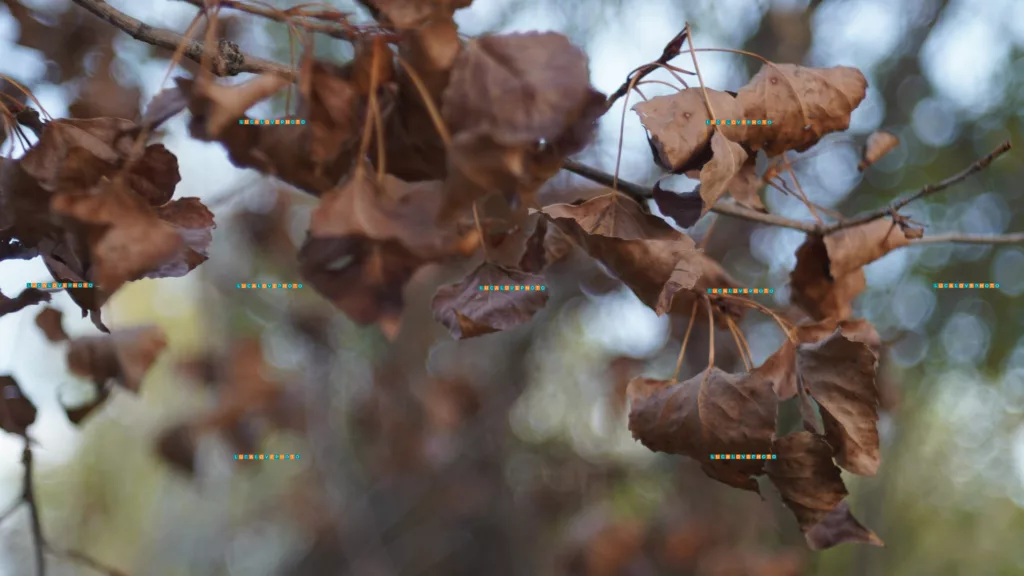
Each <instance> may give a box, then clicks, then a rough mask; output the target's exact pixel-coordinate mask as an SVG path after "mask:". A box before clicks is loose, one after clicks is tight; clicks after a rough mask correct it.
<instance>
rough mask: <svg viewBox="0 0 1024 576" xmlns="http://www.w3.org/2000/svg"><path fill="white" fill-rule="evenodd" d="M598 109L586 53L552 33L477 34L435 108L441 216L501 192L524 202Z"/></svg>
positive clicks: (582, 137) (578, 141) (580, 138)
mask: <svg viewBox="0 0 1024 576" xmlns="http://www.w3.org/2000/svg"><path fill="white" fill-rule="evenodd" d="M603 112H604V96H603V95H602V94H601V93H600V92H597V91H596V90H594V88H593V87H592V86H591V85H590V72H589V68H588V64H587V56H586V54H585V53H584V52H583V51H582V50H581V49H579V48H578V47H576V46H573V45H572V44H571V43H570V42H569V40H568V39H567V38H566V37H565V36H562V35H561V34H556V33H527V34H505V35H493V36H483V37H479V38H476V39H474V40H471V41H470V42H469V43H468V44H467V45H466V46H465V48H464V49H463V50H462V52H461V53H460V54H459V55H458V57H457V58H456V60H455V63H454V66H453V67H452V70H451V77H450V81H449V83H448V87H447V88H446V89H445V92H444V99H443V102H442V108H441V113H442V116H443V119H444V121H445V124H446V125H447V126H448V128H449V130H450V131H451V136H452V146H451V148H450V149H449V157H448V159H449V170H448V181H447V185H446V196H447V205H446V207H445V210H444V212H443V215H444V216H445V217H450V216H451V215H454V214H458V213H459V211H460V210H461V209H463V208H464V207H466V206H469V205H470V204H471V203H472V202H473V201H474V200H475V199H476V198H479V197H482V196H484V195H486V194H488V193H490V192H491V191H499V192H501V193H502V194H503V195H504V196H505V198H506V199H507V200H508V201H509V202H510V203H512V202H514V201H515V199H516V198H518V199H519V202H520V203H522V204H523V205H525V206H530V205H531V204H532V203H533V198H532V196H533V194H534V193H535V191H536V189H537V188H539V187H540V185H541V184H543V183H544V182H545V181H547V180H548V179H549V178H550V177H551V176H553V175H554V174H556V173H557V172H558V170H559V169H560V168H561V164H562V161H563V160H564V159H565V158H566V157H567V156H569V155H571V154H574V153H576V152H578V151H580V150H582V149H583V148H584V147H585V146H586V145H587V143H588V142H589V141H590V138H591V136H592V134H593V131H594V129H595V127H596V120H597V119H598V118H599V117H600V116H601V114H602V113H603Z"/></svg>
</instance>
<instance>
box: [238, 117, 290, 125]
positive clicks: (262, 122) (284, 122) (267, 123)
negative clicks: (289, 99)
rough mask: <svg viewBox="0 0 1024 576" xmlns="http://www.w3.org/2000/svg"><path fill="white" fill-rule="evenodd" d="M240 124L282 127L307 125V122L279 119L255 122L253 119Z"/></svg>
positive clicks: (240, 121) (246, 119)
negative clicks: (286, 125)
mask: <svg viewBox="0 0 1024 576" xmlns="http://www.w3.org/2000/svg"><path fill="white" fill-rule="evenodd" d="M238 123H239V124H246V125H260V126H277V125H281V124H289V125H295V124H305V123H306V121H305V120H292V119H286V120H280V119H278V120H263V119H259V120H254V119H252V118H245V119H243V120H239V121H238Z"/></svg>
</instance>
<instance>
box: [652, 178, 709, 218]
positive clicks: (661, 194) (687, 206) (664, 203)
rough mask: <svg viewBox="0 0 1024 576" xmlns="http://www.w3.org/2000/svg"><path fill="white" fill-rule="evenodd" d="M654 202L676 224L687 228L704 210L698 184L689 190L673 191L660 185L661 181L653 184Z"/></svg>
mask: <svg viewBox="0 0 1024 576" xmlns="http://www.w3.org/2000/svg"><path fill="white" fill-rule="evenodd" d="M652 197H653V198H654V202H655V203H656V204H657V205H658V210H659V211H660V212H661V213H662V214H663V215H665V216H667V217H669V218H672V219H673V220H675V222H676V226H679V227H680V228H689V227H690V226H693V225H694V224H696V223H697V221H698V220H700V217H701V215H702V214H703V212H704V199H703V198H701V195H700V184H698V185H697V187H696V188H694V189H693V190H692V191H690V192H673V191H672V190H665V189H664V188H662V187H661V182H660V181H659V182H657V183H655V185H654V194H653V196H652Z"/></svg>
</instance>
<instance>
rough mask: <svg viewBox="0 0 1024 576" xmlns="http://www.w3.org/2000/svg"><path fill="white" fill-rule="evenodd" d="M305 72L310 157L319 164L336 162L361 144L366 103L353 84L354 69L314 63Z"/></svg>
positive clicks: (309, 64)
mask: <svg viewBox="0 0 1024 576" xmlns="http://www.w3.org/2000/svg"><path fill="white" fill-rule="evenodd" d="M302 73H303V74H302V76H303V77H302V78H301V81H300V83H299V85H300V86H301V87H302V92H303V94H302V95H303V97H304V102H303V118H305V119H306V121H307V122H308V124H309V131H310V140H309V142H310V143H309V149H310V155H311V156H312V158H313V160H314V161H315V162H317V163H328V162H332V161H334V160H335V159H337V158H338V157H340V156H342V155H343V154H344V153H346V152H348V151H351V150H352V149H353V148H354V147H356V146H357V145H358V143H359V137H360V132H361V130H362V125H363V114H364V111H365V103H364V101H363V98H362V96H361V95H360V94H359V92H358V91H357V90H356V87H355V86H354V85H353V83H352V79H351V76H352V67H351V66H349V67H341V66H337V65H335V64H332V63H329V62H321V61H310V62H309V63H308V64H304V65H303V69H302Z"/></svg>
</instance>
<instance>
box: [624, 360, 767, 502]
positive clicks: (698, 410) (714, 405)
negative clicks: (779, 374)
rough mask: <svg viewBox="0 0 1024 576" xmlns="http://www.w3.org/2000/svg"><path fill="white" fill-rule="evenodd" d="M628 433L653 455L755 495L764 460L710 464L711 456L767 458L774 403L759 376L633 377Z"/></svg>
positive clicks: (629, 390) (715, 371)
mask: <svg viewBox="0 0 1024 576" xmlns="http://www.w3.org/2000/svg"><path fill="white" fill-rule="evenodd" d="M627 396H628V397H629V401H630V411H629V429H630V431H631V432H632V433H633V437H634V438H636V439H638V440H640V442H642V443H643V445H644V446H646V447H647V448H649V449H651V450H654V451H656V452H667V453H669V454H682V455H685V456H689V457H690V458H693V459H695V460H697V461H698V462H701V464H702V468H703V469H704V472H705V473H706V474H708V476H710V477H711V478H714V479H716V480H719V481H720V482H724V483H726V484H729V485H730V486H735V487H737V488H742V489H744V490H750V491H753V492H758V487H757V482H756V481H755V480H754V479H753V478H752V476H755V475H758V474H761V473H762V469H763V466H764V462H765V461H764V460H751V461H729V462H728V463H726V462H722V463H717V462H715V461H711V460H710V455H711V454H715V453H729V454H735V453H752V454H767V453H768V452H769V451H770V448H771V445H772V438H773V437H774V434H775V418H776V410H777V399H776V397H775V394H774V393H773V392H772V387H771V382H769V381H768V380H765V379H764V378H763V377H761V376H760V375H759V374H758V373H756V372H754V373H745V374H728V373H726V372H723V371H721V370H719V369H718V368H712V369H711V371H710V373H709V374H706V373H703V372H702V373H700V374H698V375H696V376H694V377H693V378H690V379H689V380H686V381H685V382H673V381H670V380H653V379H649V378H635V379H634V380H633V381H632V382H630V383H629V387H628V388H627Z"/></svg>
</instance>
